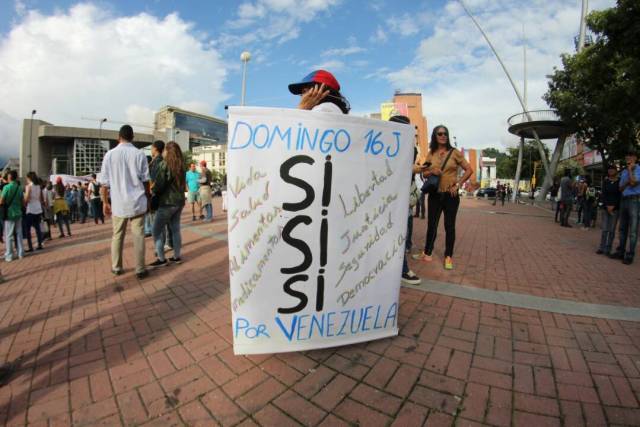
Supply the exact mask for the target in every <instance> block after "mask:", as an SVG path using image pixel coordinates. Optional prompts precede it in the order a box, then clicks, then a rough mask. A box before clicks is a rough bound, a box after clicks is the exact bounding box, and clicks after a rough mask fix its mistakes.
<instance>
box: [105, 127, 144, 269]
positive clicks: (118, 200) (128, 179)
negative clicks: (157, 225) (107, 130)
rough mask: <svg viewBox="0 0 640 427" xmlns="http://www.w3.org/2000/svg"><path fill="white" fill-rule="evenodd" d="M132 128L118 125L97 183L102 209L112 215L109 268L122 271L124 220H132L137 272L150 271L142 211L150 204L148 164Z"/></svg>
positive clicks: (125, 227)
mask: <svg viewBox="0 0 640 427" xmlns="http://www.w3.org/2000/svg"><path fill="white" fill-rule="evenodd" d="M131 141H133V129H132V128H131V126H129V125H124V126H122V127H121V128H120V133H119V134H118V145H117V146H116V148H114V149H112V150H109V151H108V152H107V154H106V155H105V156H104V159H103V161H102V169H101V174H100V183H101V184H102V188H101V194H102V203H103V211H104V214H105V215H110V214H112V215H113V218H112V223H113V239H112V241H111V272H112V273H113V274H115V275H120V274H122V273H123V271H124V270H123V268H122V249H123V246H124V237H125V234H126V230H127V224H128V223H129V222H131V231H132V233H133V252H134V259H135V264H136V276H137V277H138V279H143V278H145V277H147V275H148V274H149V273H148V272H147V270H146V268H145V262H144V214H145V213H146V212H147V210H148V207H149V194H150V193H149V167H148V165H147V157H146V156H145V155H144V153H143V152H142V151H140V150H138V149H137V148H136V147H134V146H133V144H132V143H131Z"/></svg>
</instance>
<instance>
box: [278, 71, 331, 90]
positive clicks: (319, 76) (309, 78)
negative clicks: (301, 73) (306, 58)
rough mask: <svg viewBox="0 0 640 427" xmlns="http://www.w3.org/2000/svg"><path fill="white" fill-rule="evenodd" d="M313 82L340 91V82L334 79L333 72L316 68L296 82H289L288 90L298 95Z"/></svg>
mask: <svg viewBox="0 0 640 427" xmlns="http://www.w3.org/2000/svg"><path fill="white" fill-rule="evenodd" d="M313 83H319V84H322V83H324V85H325V86H326V87H328V88H329V89H333V90H335V91H336V92H339V91H340V83H338V80H336V78H335V77H334V76H333V74H331V73H330V72H328V71H325V70H316V71H312V72H311V73H309V74H307V75H306V76H305V77H304V78H303V79H302V81H300V82H298V83H291V84H290V85H289V92H291V93H292V94H294V95H300V94H301V93H302V89H303V88H305V87H306V86H309V85H310V84H313Z"/></svg>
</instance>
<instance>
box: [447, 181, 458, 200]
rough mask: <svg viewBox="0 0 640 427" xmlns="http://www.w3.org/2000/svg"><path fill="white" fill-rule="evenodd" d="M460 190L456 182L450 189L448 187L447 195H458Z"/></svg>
mask: <svg viewBox="0 0 640 427" xmlns="http://www.w3.org/2000/svg"><path fill="white" fill-rule="evenodd" d="M459 189H460V186H459V185H458V183H457V182H456V183H455V184H453V185H452V186H451V187H449V194H451V195H452V196H453V197H455V196H457V195H458V190H459Z"/></svg>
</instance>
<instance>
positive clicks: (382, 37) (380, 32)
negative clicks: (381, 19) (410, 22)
mask: <svg viewBox="0 0 640 427" xmlns="http://www.w3.org/2000/svg"><path fill="white" fill-rule="evenodd" d="M388 39H389V37H388V36H387V33H386V32H385V31H384V29H383V28H382V27H381V26H380V25H378V27H377V28H376V32H375V33H373V35H372V36H371V38H370V41H371V42H373V43H384V42H386V41H387V40H388Z"/></svg>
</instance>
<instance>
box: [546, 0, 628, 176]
mask: <svg viewBox="0 0 640 427" xmlns="http://www.w3.org/2000/svg"><path fill="white" fill-rule="evenodd" d="M587 25H588V27H589V29H590V30H591V31H592V32H593V33H594V34H595V39H596V41H595V43H593V44H592V45H590V46H588V47H586V48H585V49H584V50H582V51H581V52H580V53H576V54H573V55H566V54H565V55H563V56H562V69H554V72H553V74H552V75H551V76H550V80H549V91H548V92H547V93H546V94H545V95H544V99H545V100H546V101H547V103H548V104H549V105H550V106H551V107H552V108H555V109H556V110H558V113H559V114H560V117H561V118H562V120H563V121H564V122H565V123H566V124H567V125H568V126H570V127H571V128H573V129H575V130H576V133H577V134H578V136H579V137H581V138H582V139H583V140H584V142H585V144H586V145H587V146H588V147H590V148H592V149H595V150H598V151H600V153H602V157H603V162H602V163H603V168H604V169H606V168H607V165H608V164H609V163H610V162H611V161H615V160H616V159H619V158H621V157H622V156H623V155H624V152H625V151H626V150H627V149H628V148H629V146H630V145H631V144H637V137H638V134H639V131H640V98H639V97H638V94H640V44H639V43H638V40H640V39H639V38H640V2H639V1H638V0H618V2H617V5H616V7H614V8H610V9H607V10H603V11H597V12H592V13H591V14H589V16H588V18H587Z"/></svg>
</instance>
